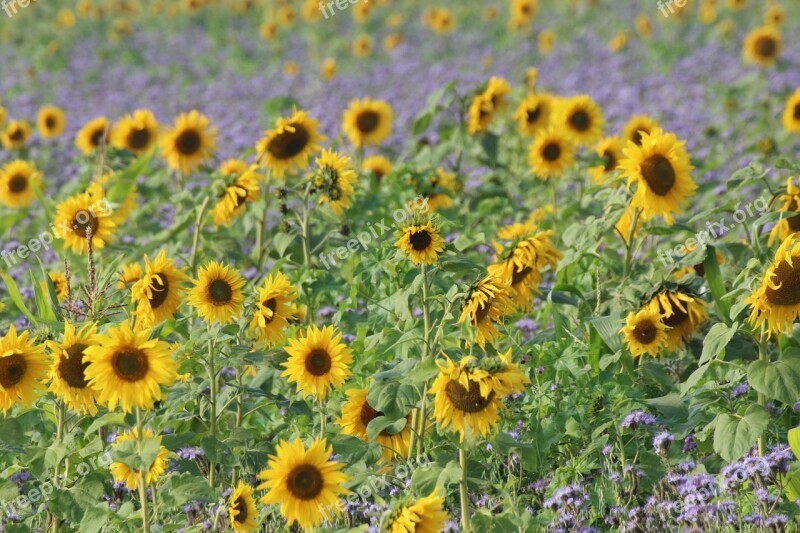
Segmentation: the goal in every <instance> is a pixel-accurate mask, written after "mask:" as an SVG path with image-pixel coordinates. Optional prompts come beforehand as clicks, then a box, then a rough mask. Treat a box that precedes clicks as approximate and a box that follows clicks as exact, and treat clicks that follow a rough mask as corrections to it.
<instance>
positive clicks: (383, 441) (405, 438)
mask: <svg viewBox="0 0 800 533" xmlns="http://www.w3.org/2000/svg"><path fill="white" fill-rule="evenodd" d="M379 416H384V414H383V413H382V412H381V411H378V410H376V409H375V408H373V407H372V406H371V405H370V404H369V402H368V401H367V389H350V390H349V391H347V401H346V402H345V403H344V404H343V405H342V416H341V418H340V419H339V420H337V422H336V423H337V424H339V425H340V426H341V427H342V433H343V434H344V435H353V436H354V437H358V438H359V439H361V440H364V441H369V436H368V434H367V426H369V423H370V422H372V421H373V420H375V419H376V418H378V417H379ZM375 440H376V442H377V443H378V444H380V445H381V446H382V447H383V460H384V461H386V462H390V461H391V460H392V459H393V458H394V457H395V456H399V457H405V456H406V455H407V454H408V446H409V442H410V440H411V415H410V414H409V416H408V417H407V418H406V425H405V426H404V427H403V429H401V430H400V431H398V432H393V431H392V430H391V429H390V428H387V429H384V430H383V431H381V432H380V433H379V434H378V437H377V438H376V439H375Z"/></svg>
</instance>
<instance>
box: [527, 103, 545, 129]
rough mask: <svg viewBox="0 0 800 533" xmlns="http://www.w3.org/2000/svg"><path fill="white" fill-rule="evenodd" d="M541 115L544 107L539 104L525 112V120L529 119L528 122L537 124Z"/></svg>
mask: <svg viewBox="0 0 800 533" xmlns="http://www.w3.org/2000/svg"><path fill="white" fill-rule="evenodd" d="M541 115H542V108H541V106H538V105H537V106H536V107H534V108H533V109H528V112H527V113H526V114H525V120H527V121H528V124H536V122H537V121H538V120H539V117H540V116H541Z"/></svg>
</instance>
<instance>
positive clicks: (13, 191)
mask: <svg viewBox="0 0 800 533" xmlns="http://www.w3.org/2000/svg"><path fill="white" fill-rule="evenodd" d="M32 184H36V186H37V187H39V190H41V189H42V173H41V172H39V169H37V168H36V165H34V164H33V163H30V162H28V161H22V160H21V159H17V160H15V161H11V162H10V163H6V164H5V165H3V167H2V168H0V203H2V204H3V205H5V206H6V207H28V206H29V205H30V204H31V203H33V201H34V200H35V199H36V193H35V192H34V188H33V186H32Z"/></svg>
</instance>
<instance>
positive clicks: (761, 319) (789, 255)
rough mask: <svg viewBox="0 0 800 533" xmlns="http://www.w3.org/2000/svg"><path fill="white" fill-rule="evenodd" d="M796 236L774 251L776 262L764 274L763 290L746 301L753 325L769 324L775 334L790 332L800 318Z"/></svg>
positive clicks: (799, 248)
mask: <svg viewBox="0 0 800 533" xmlns="http://www.w3.org/2000/svg"><path fill="white" fill-rule="evenodd" d="M797 240H798V236H797V234H796V233H793V234H791V235H789V236H788V237H787V238H786V239H785V240H784V241H783V243H781V245H780V247H778V250H777V251H776V252H775V259H774V261H773V263H772V264H771V265H770V266H769V267H768V268H767V270H766V272H765V273H764V277H763V279H762V282H761V285H760V287H759V288H758V289H757V290H755V291H754V292H753V294H751V295H750V296H749V297H748V298H747V299H746V300H745V302H746V303H747V304H749V305H750V307H751V308H752V312H751V314H750V323H752V324H753V325H755V326H762V325H764V324H766V327H767V330H768V331H770V332H773V333H776V334H778V333H784V332H785V333H791V330H792V324H793V323H794V322H795V320H797V317H798V315H800V291H798V288H800V284H798V283H797V279H798V277H797V271H798V267H800V261H798V258H800V243H798V242H797Z"/></svg>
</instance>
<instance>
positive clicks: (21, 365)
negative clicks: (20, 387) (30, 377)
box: [0, 353, 28, 389]
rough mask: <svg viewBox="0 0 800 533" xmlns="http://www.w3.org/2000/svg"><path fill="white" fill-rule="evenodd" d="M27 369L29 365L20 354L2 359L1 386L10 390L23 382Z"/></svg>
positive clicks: (0, 361) (0, 369) (0, 365)
mask: <svg viewBox="0 0 800 533" xmlns="http://www.w3.org/2000/svg"><path fill="white" fill-rule="evenodd" d="M27 369H28V363H27V362H26V361H25V358H24V357H23V356H22V355H20V354H18V353H14V354H11V355H9V356H8V357H2V358H0V386H2V387H3V388H4V389H10V388H11V387H13V386H14V385H16V384H17V383H19V382H20V381H22V378H24V377H25V371H26V370H27Z"/></svg>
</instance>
